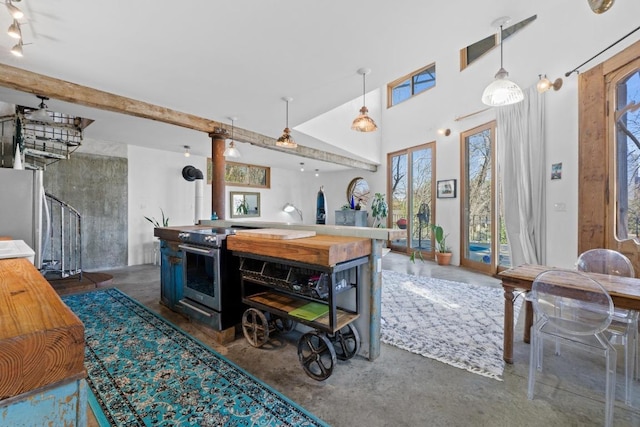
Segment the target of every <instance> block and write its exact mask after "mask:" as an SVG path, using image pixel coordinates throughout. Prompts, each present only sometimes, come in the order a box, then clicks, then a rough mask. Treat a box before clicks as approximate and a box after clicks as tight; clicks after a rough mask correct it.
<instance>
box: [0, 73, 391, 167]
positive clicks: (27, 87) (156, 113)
mask: <svg viewBox="0 0 640 427" xmlns="http://www.w3.org/2000/svg"><path fill="white" fill-rule="evenodd" d="M0 86H4V87H8V88H10V89H14V90H17V91H21V92H27V93H32V94H34V95H42V96H48V97H49V98H54V99H58V100H60V101H65V102H69V103H72V104H78V105H83V106H85V107H91V108H96V109H99V110H105V111H112V112H115V113H120V114H126V115H129V116H134V117H140V118H143V119H149V120H155V121H158V122H162V123H168V124H171V125H175V126H180V127H184V128H187V129H193V130H196V131H200V132H206V133H207V134H211V133H213V132H215V128H223V129H225V130H227V131H230V130H231V126H230V125H227V124H224V123H220V122H216V121H214V120H209V119H206V118H204V117H199V116H195V115H193V114H188V113H183V112H180V111H175V110H171V109H169V108H165V107H160V106H158V105H154V104H150V103H148V102H144V101H138V100H135V99H131V98H127V97H124V96H120V95H115V94H113V93H109V92H104V91H102V90H98V89H93V88H90V87H87V86H82V85H79V84H76V83H71V82H68V81H65V80H60V79H56V78H54V77H49V76H45V75H44V74H38V73H34V72H32V71H28V70H23V69H21V68H16V67H12V66H10V65H6V64H0ZM234 139H235V140H237V141H239V142H245V143H249V144H252V145H255V146H258V147H262V148H266V149H269V150H275V151H280V152H283V153H288V154H293V155H296V156H301V157H306V158H309V159H315V160H321V161H324V162H329V163H334V164H337V165H341V166H347V167H352V168H356V169H363V170H367V171H372V172H375V171H377V169H378V166H377V165H376V164H375V163H370V162H365V161H360V160H356V159H352V158H350V157H346V156H342V155H339V154H334V153H329V152H327V151H322V150H317V149H315V148H311V147H304V146H301V145H299V146H298V147H297V148H295V149H290V148H282V147H278V146H276V140H275V139H274V138H271V137H268V136H265V135H261V134H259V133H256V132H251V131H249V130H246V129H242V128H238V127H234Z"/></svg>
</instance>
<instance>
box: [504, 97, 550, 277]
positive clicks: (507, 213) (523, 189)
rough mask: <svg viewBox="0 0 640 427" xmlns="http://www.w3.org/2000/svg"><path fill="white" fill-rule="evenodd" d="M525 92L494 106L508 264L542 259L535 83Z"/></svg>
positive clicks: (539, 111)
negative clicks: (513, 100) (514, 100)
mask: <svg viewBox="0 0 640 427" xmlns="http://www.w3.org/2000/svg"><path fill="white" fill-rule="evenodd" d="M524 95H525V96H524V101H522V102H520V103H518V104H514V105H509V106H505V107H499V108H496V110H497V112H496V118H497V137H498V140H497V145H498V171H499V176H500V179H501V184H502V194H503V207H504V222H505V227H506V231H507V239H508V240H509V246H510V248H511V265H512V266H517V265H521V264H542V265H544V264H545V262H546V250H545V240H546V239H545V233H546V220H545V212H546V209H545V148H544V147H545V140H544V133H545V132H544V126H545V125H544V95H543V94H540V93H538V91H537V90H536V88H535V86H534V87H531V88H529V89H528V90H525V94H524Z"/></svg>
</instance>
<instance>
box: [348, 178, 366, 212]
mask: <svg viewBox="0 0 640 427" xmlns="http://www.w3.org/2000/svg"><path fill="white" fill-rule="evenodd" d="M369 191H370V190H369V183H368V182H367V181H365V180H364V178H362V177H360V176H359V177H357V178H353V179H352V180H351V182H350V183H349V185H348V186H347V204H350V203H351V197H353V202H354V204H355V205H357V204H358V202H360V206H361V207H363V208H366V207H367V206H368V205H369Z"/></svg>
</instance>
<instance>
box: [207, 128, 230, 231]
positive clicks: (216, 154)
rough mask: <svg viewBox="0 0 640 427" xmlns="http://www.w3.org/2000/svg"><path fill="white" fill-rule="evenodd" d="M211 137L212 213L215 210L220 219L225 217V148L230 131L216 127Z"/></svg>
mask: <svg viewBox="0 0 640 427" xmlns="http://www.w3.org/2000/svg"><path fill="white" fill-rule="evenodd" d="M209 136H210V137H211V160H212V165H211V177H212V178H211V213H213V212H215V213H216V214H217V215H218V219H225V208H224V199H225V197H224V194H225V185H224V175H225V170H226V166H225V165H226V163H225V159H224V148H225V144H226V140H227V136H228V132H227V131H226V130H225V129H222V128H217V127H216V128H214V129H213V132H211V133H210V134H209Z"/></svg>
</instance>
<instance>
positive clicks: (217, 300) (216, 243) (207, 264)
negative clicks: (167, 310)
mask: <svg viewBox="0 0 640 427" xmlns="http://www.w3.org/2000/svg"><path fill="white" fill-rule="evenodd" d="M232 233H233V230H231V229H224V228H222V229H217V228H214V229H199V230H190V231H184V232H181V233H180V234H179V235H178V236H179V238H180V240H181V241H182V244H180V245H179V248H180V249H181V250H182V251H183V252H184V260H183V268H182V271H183V277H182V293H181V295H182V298H181V299H180V300H179V301H178V303H179V304H180V306H181V307H182V311H183V313H184V314H186V315H187V316H189V317H192V318H195V319H196V320H199V321H201V322H203V323H205V324H207V325H208V326H211V327H213V328H215V329H217V330H223V329H227V328H229V327H231V326H233V325H235V324H236V323H238V322H239V321H240V319H241V317H242V311H243V307H242V302H241V296H240V268H239V260H238V258H237V257H235V256H233V255H232V254H231V252H230V251H228V250H227V242H226V237H227V235H228V234H232Z"/></svg>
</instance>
